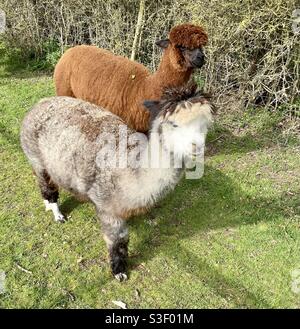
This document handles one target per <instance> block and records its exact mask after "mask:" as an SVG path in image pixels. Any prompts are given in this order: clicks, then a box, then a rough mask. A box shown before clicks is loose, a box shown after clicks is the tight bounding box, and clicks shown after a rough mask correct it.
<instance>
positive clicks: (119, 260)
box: [109, 239, 128, 280]
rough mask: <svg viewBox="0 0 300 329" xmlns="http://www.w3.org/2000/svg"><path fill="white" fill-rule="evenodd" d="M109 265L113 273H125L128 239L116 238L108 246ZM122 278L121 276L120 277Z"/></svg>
mask: <svg viewBox="0 0 300 329" xmlns="http://www.w3.org/2000/svg"><path fill="white" fill-rule="evenodd" d="M109 255H110V265H111V270H112V272H113V274H114V275H118V274H119V273H123V274H125V272H126V268H127V257H128V239H126V240H124V239H118V240H116V241H114V243H113V245H112V246H111V248H109ZM120 279H121V280H122V276H121V278H120Z"/></svg>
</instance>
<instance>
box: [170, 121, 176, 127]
mask: <svg viewBox="0 0 300 329" xmlns="http://www.w3.org/2000/svg"><path fill="white" fill-rule="evenodd" d="M170 123H171V125H172V127H174V128H177V127H178V125H177V124H176V123H174V122H170Z"/></svg>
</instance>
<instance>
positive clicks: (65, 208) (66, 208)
mask: <svg viewBox="0 0 300 329" xmlns="http://www.w3.org/2000/svg"><path fill="white" fill-rule="evenodd" d="M82 203H83V202H82V201H79V200H78V199H76V198H75V197H74V196H68V197H67V199H65V200H64V201H63V203H62V204H61V205H60V210H61V212H62V213H63V214H64V215H66V216H68V215H70V214H71V212H72V211H73V210H74V209H76V208H77V207H79V206H80V205H81V204H82Z"/></svg>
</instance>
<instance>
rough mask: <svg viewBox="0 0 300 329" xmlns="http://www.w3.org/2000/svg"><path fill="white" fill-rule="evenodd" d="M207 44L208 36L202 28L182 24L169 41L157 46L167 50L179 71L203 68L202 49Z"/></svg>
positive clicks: (203, 57)
mask: <svg viewBox="0 0 300 329" xmlns="http://www.w3.org/2000/svg"><path fill="white" fill-rule="evenodd" d="M206 43H207V34H206V32H205V31H204V30H203V28H202V27H201V26H197V25H192V24H181V25H177V26H175V27H173V28H172V30H171V32H170V36H169V39H165V40H160V41H157V42H156V45H158V46H159V47H161V48H163V49H165V51H166V52H167V55H168V57H169V58H170V61H171V64H172V65H173V67H174V68H175V69H177V70H179V71H182V70H187V69H195V68H201V67H202V66H203V64H204V63H205V56H204V53H203V49H202V47H203V46H205V45H206Z"/></svg>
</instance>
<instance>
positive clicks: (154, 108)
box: [143, 101, 160, 123]
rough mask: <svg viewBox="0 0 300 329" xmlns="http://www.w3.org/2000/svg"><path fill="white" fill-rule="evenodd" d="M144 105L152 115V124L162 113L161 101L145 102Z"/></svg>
mask: <svg viewBox="0 0 300 329" xmlns="http://www.w3.org/2000/svg"><path fill="white" fill-rule="evenodd" d="M143 105H144V106H145V108H146V109H147V110H148V111H149V113H150V123H151V122H152V121H153V120H154V119H155V118H156V117H157V115H158V114H159V112H160V106H159V101H144V103H143Z"/></svg>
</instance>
